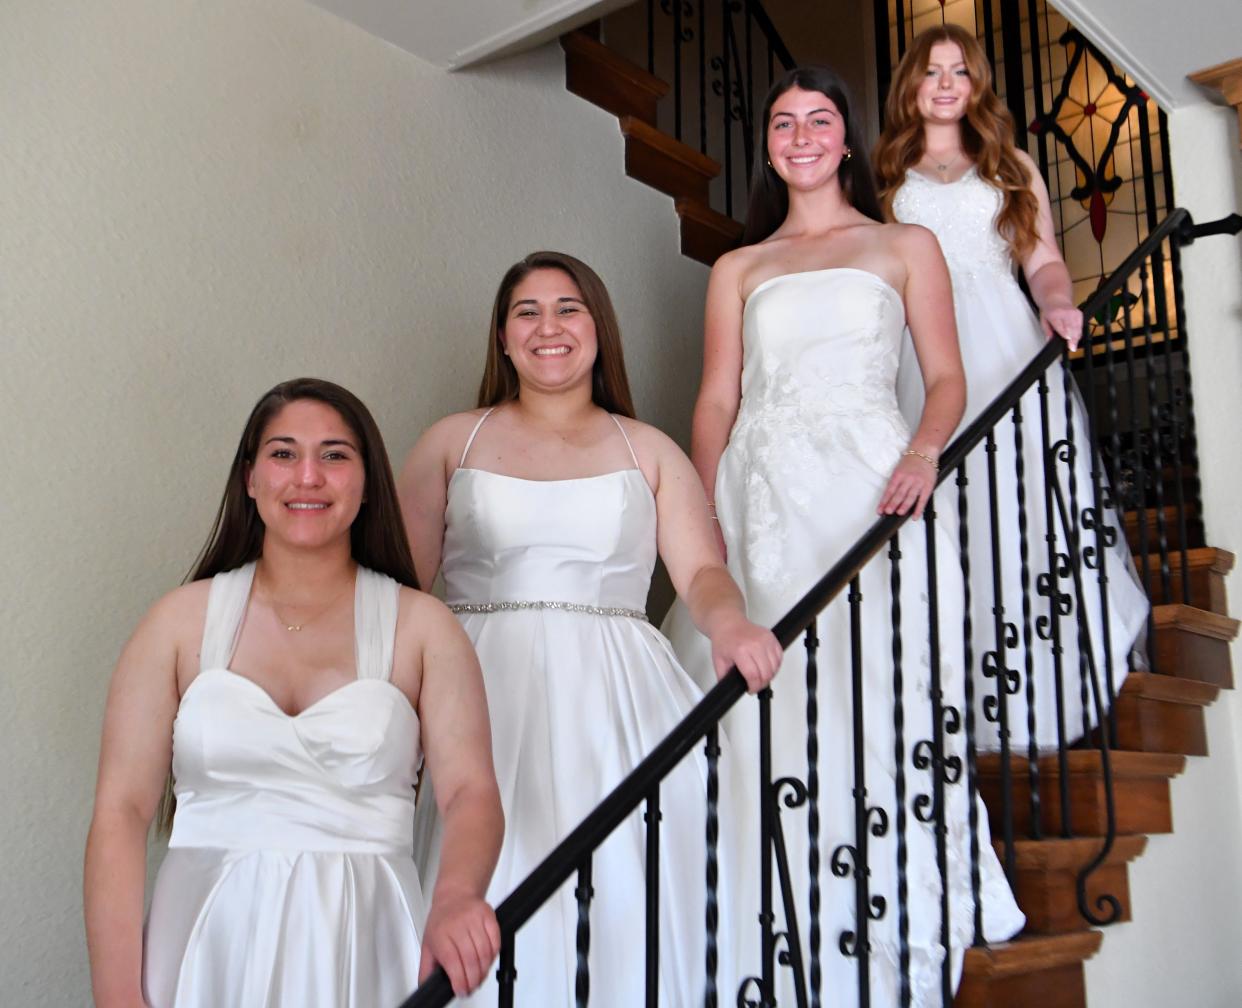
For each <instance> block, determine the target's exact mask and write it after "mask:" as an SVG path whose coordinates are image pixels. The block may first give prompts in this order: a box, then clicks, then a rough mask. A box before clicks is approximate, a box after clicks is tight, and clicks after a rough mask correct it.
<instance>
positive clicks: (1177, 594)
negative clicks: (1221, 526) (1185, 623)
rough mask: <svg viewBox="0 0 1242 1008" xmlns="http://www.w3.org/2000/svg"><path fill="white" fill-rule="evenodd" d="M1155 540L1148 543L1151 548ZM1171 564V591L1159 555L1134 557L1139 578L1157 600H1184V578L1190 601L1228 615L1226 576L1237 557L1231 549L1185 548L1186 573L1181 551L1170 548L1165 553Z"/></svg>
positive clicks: (1209, 547)
mask: <svg viewBox="0 0 1242 1008" xmlns="http://www.w3.org/2000/svg"><path fill="white" fill-rule="evenodd" d="M1151 545H1152V543H1150V542H1149V543H1148V546H1149V547H1150V546H1151ZM1165 560H1166V562H1167V563H1168V565H1169V590H1168V592H1167V593H1166V592H1165V589H1164V579H1163V577H1162V576H1161V574H1160V554H1159V553H1148V554H1147V556H1145V557H1141V556H1140V557H1135V558H1134V565H1135V567H1136V568H1137V569H1138V574H1139V579H1140V580H1142V581H1144V583H1145V584H1146V585H1147V587H1148V594H1149V595H1150V596H1151V597H1152V601H1153V602H1155V603H1164V602H1185V601H1186V600H1185V599H1184V598H1183V597H1182V584H1183V580H1184V581H1185V584H1186V586H1187V589H1188V591H1189V595H1190V599H1189V602H1188V604H1189V605H1193V606H1197V607H1198V608H1200V609H1206V610H1207V611H1208V612H1214V613H1219V614H1220V615H1221V616H1226V615H1228V613H1229V607H1228V605H1227V604H1226V601H1225V578H1226V577H1227V575H1228V574H1229V572H1230V571H1231V570H1233V565H1234V563H1235V560H1236V558H1235V557H1234V555H1233V554H1232V553H1230V552H1229V551H1228V550H1223V549H1216V548H1215V547H1214V546H1200V547H1199V548H1198V549H1192V550H1187V551H1186V571H1185V575H1184V576H1183V571H1182V554H1181V551H1180V550H1171V551H1169V552H1168V553H1166V554H1165Z"/></svg>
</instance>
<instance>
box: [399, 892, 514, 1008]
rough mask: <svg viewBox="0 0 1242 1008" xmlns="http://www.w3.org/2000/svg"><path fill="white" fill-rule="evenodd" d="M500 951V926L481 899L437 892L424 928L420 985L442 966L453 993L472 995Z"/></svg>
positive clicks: (463, 893) (466, 895) (419, 974)
mask: <svg viewBox="0 0 1242 1008" xmlns="http://www.w3.org/2000/svg"><path fill="white" fill-rule="evenodd" d="M499 952H500V925H499V924H498V923H497V922H496V914H495V912H494V911H493V910H492V908H491V907H490V906H488V905H487V903H485V902H484V901H483V900H482V899H481V898H479V897H478V896H475V895H473V894H471V893H467V892H450V893H441V892H437V893H436V894H435V896H434V898H433V899H432V901H431V911H430V912H429V913H428V914H427V926H426V927H425V928H424V929H423V956H422V961H421V962H420V964H419V968H418V982H419V983H420V984H421V983H422V982H423V981H424V980H426V979H427V978H428V977H429V976H431V974H432V972H433V971H434V970H435V968H436V967H437V966H443V967H444V972H445V973H447V974H448V978H449V983H451V984H452V985H453V993H454V994H456V995H457V996H458V997H461V996H463V995H465V994H469V993H470V992H471V991H472V990H474V989H475V988H476V987H478V986H479V984H481V983H482V982H483V978H484V977H486V976H487V971H488V969H490V968H491V965H492V963H493V962H494V961H495V959H496V956H497V954H498V953H499Z"/></svg>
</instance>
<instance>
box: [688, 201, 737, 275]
mask: <svg viewBox="0 0 1242 1008" xmlns="http://www.w3.org/2000/svg"><path fill="white" fill-rule="evenodd" d="M674 205H675V206H676V207H677V216H678V217H680V218H681V251H682V254H683V255H688V256H689V257H690V258H691V259H697V260H698V261H699V262H701V263H704V264H706V265H708V266H711V265H713V264H714V263H715V262H716V260H717V259H719V258H720V257H721V256H722V255H724V254H725V253H726V252H729V251H731V250H732V249H735V248H737V247H738V246H739V245H740V244H741V243H742V225H741V224H739V223H738V222H737V221H735V220H734V219H733V218H732V217H726V216H725V215H724V214H722V213H717V212H716V211H715V210H713V209H712V208H711V207H709V206H708V205H707V204H706V203H701V202H699V201H698V200H695V199H689V198H687V197H682V198H680V199H678V200H676V201H675V204H674Z"/></svg>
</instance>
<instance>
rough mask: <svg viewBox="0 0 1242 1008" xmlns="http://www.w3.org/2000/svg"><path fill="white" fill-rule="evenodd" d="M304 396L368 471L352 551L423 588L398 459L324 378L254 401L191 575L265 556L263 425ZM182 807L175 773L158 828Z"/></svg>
mask: <svg viewBox="0 0 1242 1008" xmlns="http://www.w3.org/2000/svg"><path fill="white" fill-rule="evenodd" d="M306 399H309V400H313V401H314V402H321V403H323V404H324V405H326V406H330V407H331V408H332V409H334V410H335V411H336V412H337V414H338V415H339V416H340V418H341V419H342V420H343V421H344V422H345V425H346V426H347V427H348V428H349V429H350V433H352V434H353V435H354V437H355V438H356V439H357V441H358V451H359V453H360V454H361V456H362V464H363V472H364V483H363V503H362V506H361V508H360V509H359V511H358V515H357V517H356V518H354V523H353V525H352V526H350V530H349V539H350V553H351V555H352V556H353V558H354V560H355V561H356V562H357V563H358V564H360V565H361V566H363V567H369V568H371V570H374V571H378V572H379V573H381V574H387V575H388V576H389V577H390V578H392V579H393V580H395V581H398V582H400V583H401V584H403V585H406V586H407V587H409V588H417V587H418V576H417V575H416V574H415V573H414V561H413V559H412V558H411V556H410V544H409V540H408V539H407V538H406V534H405V526H404V524H403V523H402V521H401V508H400V505H399V504H398V503H397V488H396V483H395V482H394V480H393V478H392V465H391V464H390V463H389V461H388V453H387V451H385V449H384V439H383V437H382V435H381V434H380V432H379V427H378V426H377V425H376V423H375V419H374V418H373V417H372V416H371V411H370V410H368V409H367V408H366V406H365V405H363V403H362V400H360V399H359V398H358V397H357V396H356V395H354V394H353V393H352V392H350V391H349V390H348V389H344V388H342V387H341V386H340V385H336V384H334V383H333V382H330V381H325V380H324V379H322V378H294V379H293V380H292V381H286V382H281V383H280V384H279V385H277V386H276V387H275V388H273V389H270V390H269V391H267V392H265V393H264V394H263V395H262V396H261V397H260V399H259V401H258V402H257V403H255V406H254V409H252V410H251V411H250V417H249V418H248V419H247V420H246V426H245V428H244V429H243V430H242V435H241V440H240V441H239V442H238V444H237V451H236V452H234V454H233V464H232V465H231V466H230V467H229V475H228V479H227V480H226V482H225V484H224V495H223V497H222V498H221V500H220V507H219V508H218V509H217V511H216V519H215V521H214V522H213V523H212V526H211V532H210V534H209V535H208V536H207V542H206V543H204V544H203V548H202V549H201V550H200V551H199V554H198V559H197V560H195V562H194V567H193V569H192V570H191V571H190V573H189V575H187V577H186V581H187V582H188V581H202V580H205V579H206V578H210V577H214V576H215V575H216V574H220V573H222V572H223V571H229V570H233V569H234V568H236V567H240V566H241V565H242V564H246V563H249V562H250V561H251V560H257V559H258V558H259V557H260V555H262V553H263V533H264V525H263V519H262V518H260V517H259V510H258V508H257V507H256V506H255V502H254V500H253V499H252V498H251V496H250V494H249V493H247V492H246V478H247V475H248V474H249V472H250V468H251V466H253V465H254V462H255V458H256V457H257V455H258V451H259V442H260V439H261V438H262V436H263V431H264V430H265V429H266V428H267V425H268V424H269V423H270V422H271V420H272V418H273V417H274V416H275V415H276V414H277V413H279V412H280V410H281V409H283V408H284V407H285V406H287V405H288V404H289V403H292V402H298V401H300V400H306ZM176 810H177V799H176V795H175V794H174V793H173V779H172V775H171V773H170V774H169V776H168V779H167V781H166V782H165V784H164V795H163V797H162V798H161V799H160V804H159V809H158V811H157V813H156V829H157V830H158V831H159V832H160V833H162V834H164V835H167V834H168V833H169V832H170V831H171V830H172V823H173V816H174V815H175V813H176Z"/></svg>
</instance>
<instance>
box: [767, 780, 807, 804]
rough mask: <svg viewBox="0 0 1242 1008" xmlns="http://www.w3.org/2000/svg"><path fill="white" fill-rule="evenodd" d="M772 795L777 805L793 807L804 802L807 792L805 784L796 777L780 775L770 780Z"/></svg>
mask: <svg viewBox="0 0 1242 1008" xmlns="http://www.w3.org/2000/svg"><path fill="white" fill-rule="evenodd" d="M781 792H786V793H785V794H782V793H781ZM772 797H773V798H774V799H775V800H776V803H777V805H778V806H780V805H784V806H785V808H791V809H794V808H801V807H802V806H803V805H805V804H806V800H807V797H808V792H807V789H806V785H805V784H803V783H802V781H800V780H799V779H798V778H797V777H781V778H780V779H779V780H775V781H773V782H772Z"/></svg>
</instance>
